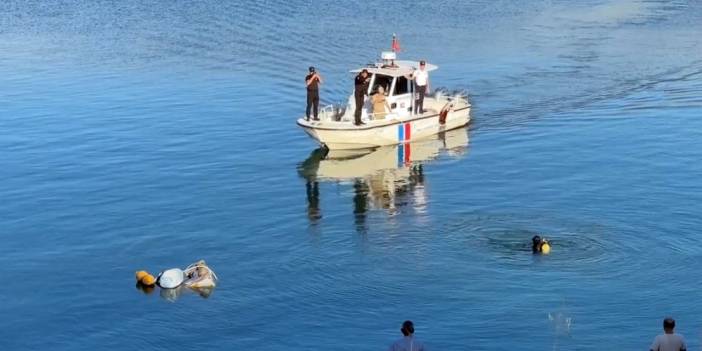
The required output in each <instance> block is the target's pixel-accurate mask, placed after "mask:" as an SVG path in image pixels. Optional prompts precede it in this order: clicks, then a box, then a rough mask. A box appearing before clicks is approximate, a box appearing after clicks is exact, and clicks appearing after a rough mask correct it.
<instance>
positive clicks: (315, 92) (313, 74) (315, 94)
mask: <svg viewBox="0 0 702 351" xmlns="http://www.w3.org/2000/svg"><path fill="white" fill-rule="evenodd" d="M320 84H322V77H321V76H320V75H319V73H317V71H316V70H315V69H314V67H310V74H308V75H307V76H306V77H305V85H306V86H307V110H306V115H307V120H308V121H309V120H310V109H312V110H313V111H312V112H313V116H314V120H315V121H319V118H317V112H318V111H319V85H320Z"/></svg>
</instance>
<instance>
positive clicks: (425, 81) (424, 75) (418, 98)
mask: <svg viewBox="0 0 702 351" xmlns="http://www.w3.org/2000/svg"><path fill="white" fill-rule="evenodd" d="M410 78H411V79H413V80H414V87H415V88H414V89H415V94H416V95H415V100H414V113H415V114H418V113H419V114H421V113H424V95H425V94H427V93H428V92H429V72H428V71H427V70H426V62H424V60H422V61H419V69H418V70H414V71H413V72H412V74H411V75H410Z"/></svg>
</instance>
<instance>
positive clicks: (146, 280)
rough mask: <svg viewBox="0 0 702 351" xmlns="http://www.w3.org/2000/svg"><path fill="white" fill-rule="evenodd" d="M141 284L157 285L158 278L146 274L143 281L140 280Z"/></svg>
mask: <svg viewBox="0 0 702 351" xmlns="http://www.w3.org/2000/svg"><path fill="white" fill-rule="evenodd" d="M139 282H141V283H142V284H144V285H146V286H151V285H154V284H156V278H154V276H153V275H151V274H149V273H146V275H145V276H143V277H142V278H141V280H139Z"/></svg>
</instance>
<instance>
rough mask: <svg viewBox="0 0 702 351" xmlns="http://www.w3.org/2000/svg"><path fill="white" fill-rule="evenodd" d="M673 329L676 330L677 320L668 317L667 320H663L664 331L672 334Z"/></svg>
mask: <svg viewBox="0 0 702 351" xmlns="http://www.w3.org/2000/svg"><path fill="white" fill-rule="evenodd" d="M673 329H675V319H673V318H670V317H667V318H666V319H664V320H663V330H665V331H666V333H672V332H673Z"/></svg>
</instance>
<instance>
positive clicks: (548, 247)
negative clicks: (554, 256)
mask: <svg viewBox="0 0 702 351" xmlns="http://www.w3.org/2000/svg"><path fill="white" fill-rule="evenodd" d="M549 252H551V245H549V243H548V242H544V243H543V244H542V245H541V253H542V254H544V255H548V253H549Z"/></svg>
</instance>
